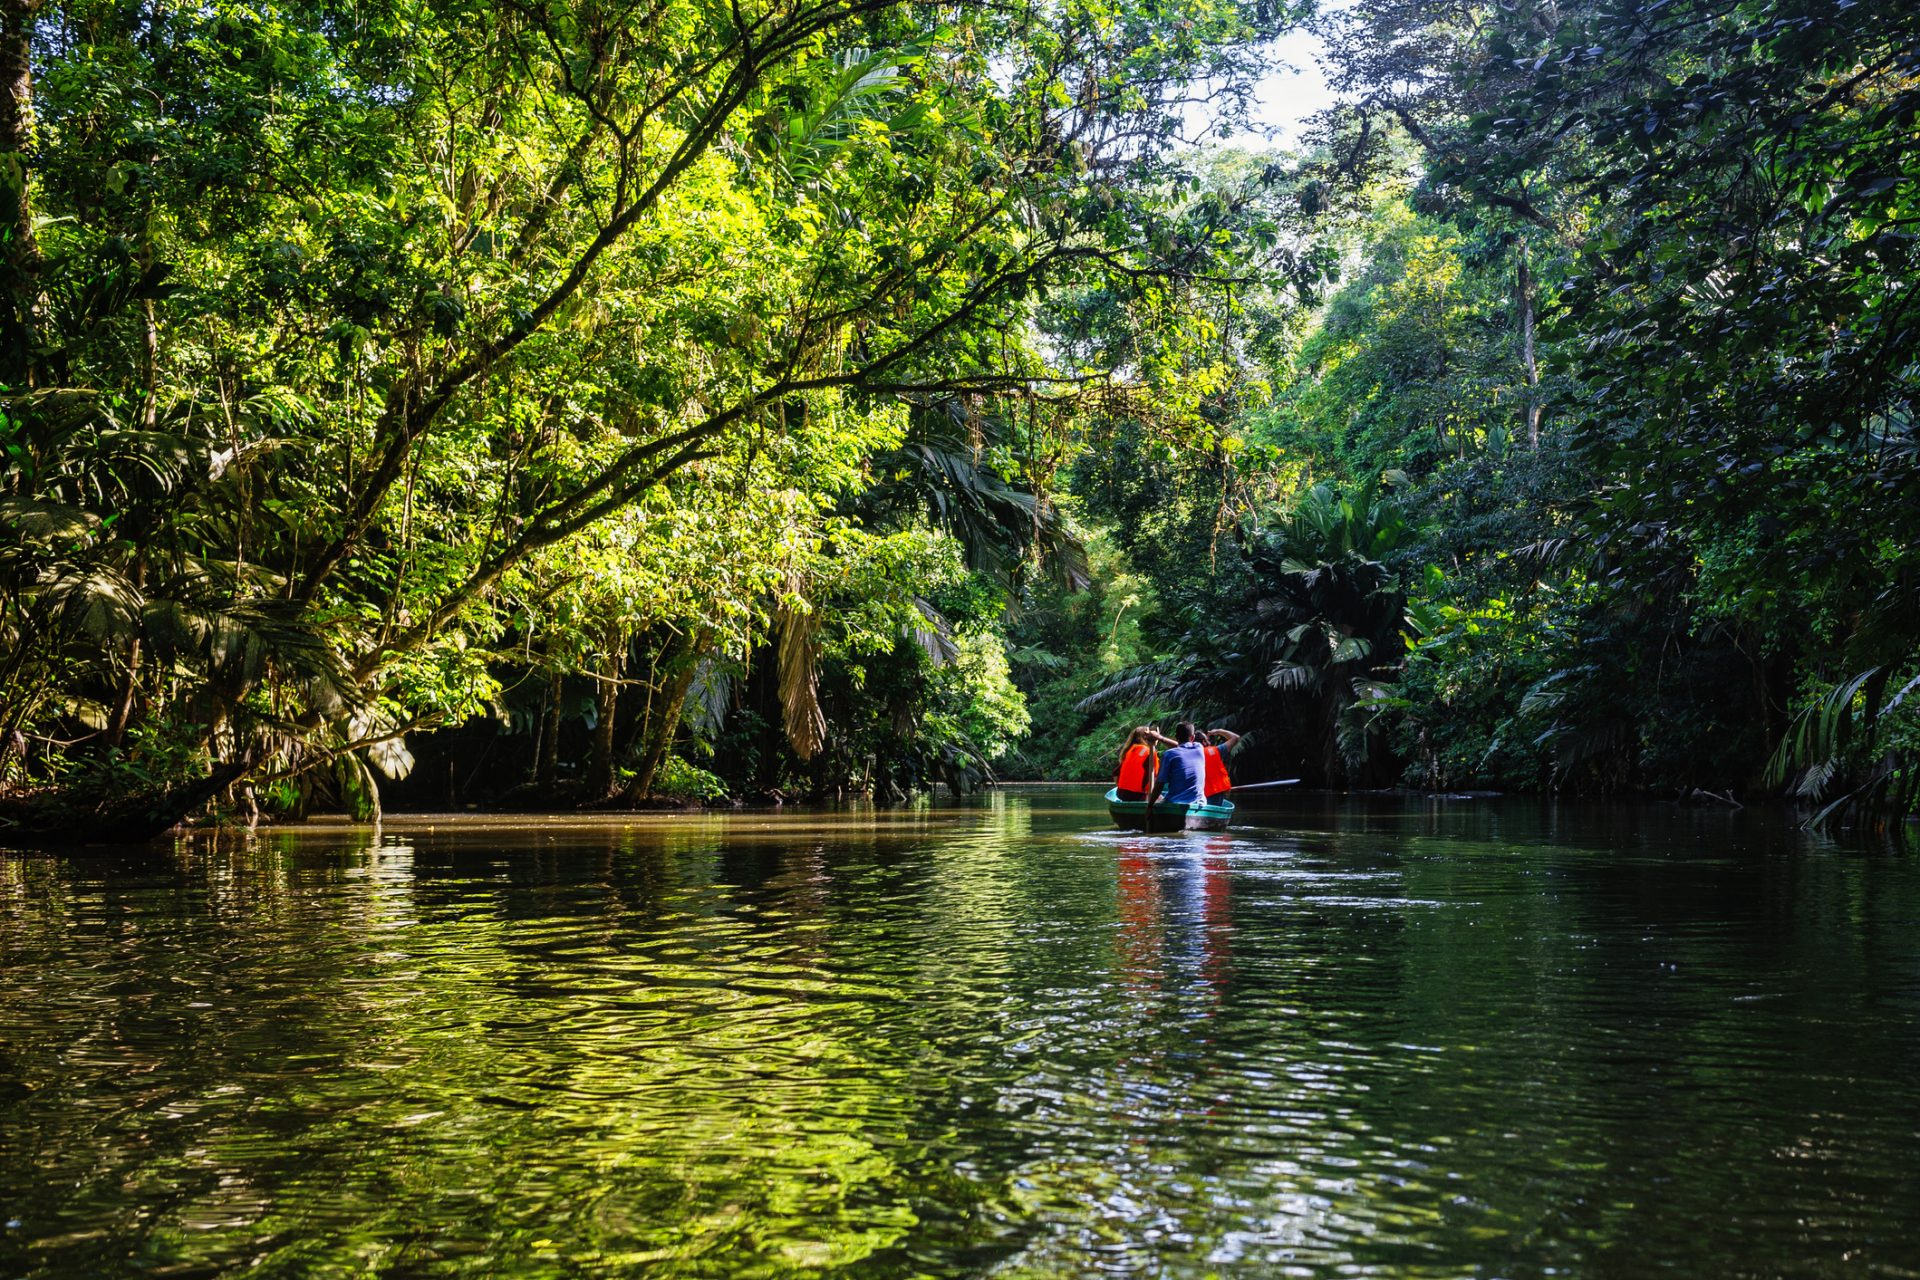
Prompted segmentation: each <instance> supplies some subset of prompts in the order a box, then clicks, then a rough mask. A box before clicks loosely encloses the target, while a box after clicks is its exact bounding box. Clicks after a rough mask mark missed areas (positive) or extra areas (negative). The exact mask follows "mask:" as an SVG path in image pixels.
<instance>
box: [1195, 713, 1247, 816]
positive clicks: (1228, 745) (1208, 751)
mask: <svg viewBox="0 0 1920 1280" xmlns="http://www.w3.org/2000/svg"><path fill="white" fill-rule="evenodd" d="M1209 738H1211V739H1212V740H1213V741H1211V742H1209V741H1208V739H1209ZM1199 742H1200V751H1201V754H1203V755H1205V756H1206V758H1207V781H1206V793H1207V803H1208V804H1217V803H1218V802H1219V800H1220V798H1221V797H1222V796H1224V795H1226V794H1227V792H1229V791H1231V790H1233V779H1232V778H1229V777H1228V776H1227V762H1226V761H1225V760H1223V759H1221V756H1222V754H1223V753H1225V752H1228V751H1231V750H1233V749H1234V748H1235V747H1237V746H1239V745H1240V735H1239V734H1237V733H1235V732H1234V731H1233V730H1231V729H1209V730H1207V731H1206V732H1205V733H1203V734H1201V735H1200V737H1199ZM1216 744H1217V745H1216Z"/></svg>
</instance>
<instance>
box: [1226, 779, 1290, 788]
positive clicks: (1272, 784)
mask: <svg viewBox="0 0 1920 1280" xmlns="http://www.w3.org/2000/svg"><path fill="white" fill-rule="evenodd" d="M1298 781H1300V779H1298V778H1282V779H1280V780H1279V781H1278V782H1249V783H1245V784H1244V785H1243V784H1240V783H1235V784H1234V788H1233V789H1234V790H1235V791H1258V790H1259V789H1260V788H1262V787H1291V786H1292V785H1294V784H1295V783H1296V782H1298Z"/></svg>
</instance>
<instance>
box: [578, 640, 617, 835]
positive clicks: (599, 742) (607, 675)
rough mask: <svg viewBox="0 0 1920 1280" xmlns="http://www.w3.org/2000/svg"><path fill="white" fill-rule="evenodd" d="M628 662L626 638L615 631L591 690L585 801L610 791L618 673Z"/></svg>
mask: <svg viewBox="0 0 1920 1280" xmlns="http://www.w3.org/2000/svg"><path fill="white" fill-rule="evenodd" d="M626 666H627V638H626V636H624V635H621V634H619V633H618V632H617V631H616V632H614V633H612V634H610V635H609V636H608V637H607V652H606V654H605V655H604V657H603V658H602V660H601V664H600V667H601V672H600V674H601V677H602V678H601V680H600V681H599V687H598V688H597V689H596V690H595V691H594V708H595V713H596V719H595V720H594V725H593V737H592V739H591V741H590V745H589V747H588V750H587V770H586V778H585V782H586V789H585V791H584V792H583V798H584V799H586V800H587V801H588V802H592V801H595V800H604V799H606V798H607V797H608V796H610V795H612V794H613V766H614V749H613V744H614V734H613V729H614V721H615V720H616V719H617V718H618V714H619V711H620V676H621V674H622V673H623V672H624V671H625V670H626Z"/></svg>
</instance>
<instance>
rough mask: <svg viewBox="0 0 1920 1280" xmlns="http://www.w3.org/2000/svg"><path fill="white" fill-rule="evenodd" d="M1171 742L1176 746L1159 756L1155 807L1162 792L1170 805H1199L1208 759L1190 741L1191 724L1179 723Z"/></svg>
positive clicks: (1189, 722) (1153, 799)
mask: <svg viewBox="0 0 1920 1280" xmlns="http://www.w3.org/2000/svg"><path fill="white" fill-rule="evenodd" d="M1173 740H1174V741H1175V742H1177V743H1178V744H1179V745H1178V746H1174V747H1168V748H1167V749H1166V750H1165V751H1163V752H1161V753H1160V776H1159V778H1158V779H1157V780H1155V782H1154V784H1153V798H1152V800H1151V801H1149V803H1152V804H1158V803H1159V801H1160V796H1161V794H1162V793H1163V792H1164V793H1165V795H1166V798H1167V803H1169V804H1199V803H1200V802H1201V801H1202V800H1203V799H1205V795H1204V794H1203V792H1204V788H1205V787H1206V781H1207V757H1206V755H1205V753H1204V752H1202V751H1201V750H1200V744H1199V743H1197V742H1195V741H1194V740H1193V722H1192V721H1190V720H1182V721H1181V722H1180V723H1179V724H1177V725H1175V726H1174V727H1173Z"/></svg>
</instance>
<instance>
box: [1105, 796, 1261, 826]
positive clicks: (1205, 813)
mask: <svg viewBox="0 0 1920 1280" xmlns="http://www.w3.org/2000/svg"><path fill="white" fill-rule="evenodd" d="M1107 812H1108V813H1111V814H1112V815H1113V825H1114V826H1116V827H1121V828H1124V829H1126V830H1128V831H1145V830H1147V802H1146V801H1145V800H1122V799H1121V798H1120V788H1118V787H1113V788H1110V789H1109V790H1108V791H1107ZM1232 821H1233V801H1231V800H1222V801H1221V802H1220V803H1219V804H1170V803H1168V802H1167V801H1165V800H1162V801H1161V802H1160V803H1159V804H1156V805H1154V806H1153V828H1152V829H1153V830H1155V831H1225V830H1226V829H1227V824H1228V823H1229V822H1232Z"/></svg>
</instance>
